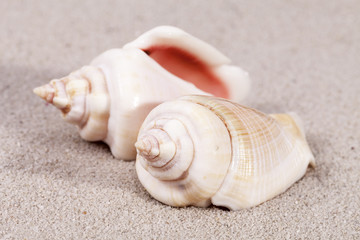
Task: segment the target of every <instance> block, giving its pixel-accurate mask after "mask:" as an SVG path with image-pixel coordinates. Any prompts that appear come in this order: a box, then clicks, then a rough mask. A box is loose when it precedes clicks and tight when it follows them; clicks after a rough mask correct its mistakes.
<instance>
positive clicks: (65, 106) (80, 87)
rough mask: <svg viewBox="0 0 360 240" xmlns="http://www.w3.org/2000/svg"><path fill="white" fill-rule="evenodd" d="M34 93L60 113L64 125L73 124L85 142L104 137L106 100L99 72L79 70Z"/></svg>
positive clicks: (106, 113) (106, 92) (83, 68)
mask: <svg viewBox="0 0 360 240" xmlns="http://www.w3.org/2000/svg"><path fill="white" fill-rule="evenodd" d="M34 93H35V94H36V95H38V96H39V97H41V98H42V99H44V100H45V101H46V102H48V103H50V104H53V105H54V106H55V107H57V108H58V109H60V110H61V112H62V113H63V118H64V119H65V121H67V122H70V123H72V124H76V125H77V126H78V127H79V132H80V135H81V137H83V138H84V139H85V140H88V141H98V140H103V139H104V138H105V137H106V134H107V122H108V118H109V105H110V100H109V95H108V90H107V83H106V80H105V77H104V74H103V73H102V71H101V70H100V69H99V68H97V67H94V66H85V67H82V68H81V69H79V70H77V71H75V72H72V73H71V74H70V75H69V76H67V77H64V78H61V79H54V80H52V81H50V83H48V84H46V85H43V86H40V87H37V88H35V89H34Z"/></svg>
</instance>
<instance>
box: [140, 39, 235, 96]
mask: <svg viewBox="0 0 360 240" xmlns="http://www.w3.org/2000/svg"><path fill="white" fill-rule="evenodd" d="M144 52H145V53H146V54H147V55H149V57H151V58H152V59H154V60H155V61H156V62H157V63H158V64H160V65H161V66H162V67H163V68H165V69H166V70H167V71H169V72H171V73H172V74H174V75H175V76H177V77H179V78H181V79H183V80H185V81H187V82H190V83H193V84H194V85H195V86H196V87H197V88H199V89H201V90H203V91H205V92H208V93H211V94H213V95H215V96H218V97H222V98H229V90H228V89H227V87H226V86H225V84H224V83H223V82H222V81H221V80H220V79H219V77H218V76H216V75H215V74H214V73H213V71H212V70H211V67H210V66H208V65H207V64H206V63H204V62H203V61H202V60H201V59H199V58H197V57H196V56H195V55H193V54H191V53H190V52H188V51H185V50H183V49H180V48H176V47H167V46H153V47H151V48H149V49H144Z"/></svg>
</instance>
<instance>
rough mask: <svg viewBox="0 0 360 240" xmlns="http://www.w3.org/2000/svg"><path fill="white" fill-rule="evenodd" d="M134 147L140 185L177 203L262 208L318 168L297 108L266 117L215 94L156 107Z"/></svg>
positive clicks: (141, 130) (156, 197)
mask: <svg viewBox="0 0 360 240" xmlns="http://www.w3.org/2000/svg"><path fill="white" fill-rule="evenodd" d="M135 146H136V148H137V151H138V155H137V159H136V171H137V174H138V177H139V180H140V182H141V183H142V185H143V186H144V187H145V189H146V190H147V191H148V192H149V193H150V194H151V195H152V196H153V197H154V198H155V199H157V200H159V201H160V202H163V203H165V204H168V205H171V206H177V207H182V206H188V205H194V206H200V207H206V206H209V205H210V204H211V203H212V204H214V205H218V206H224V207H227V208H229V209H232V210H238V209H241V208H249V207H252V206H256V205H258V204H260V203H262V202H264V201H267V200H268V199H271V198H273V197H275V196H276V195H278V194H280V193H282V192H284V191H285V190H286V189H288V188H289V187H290V186H291V185H292V184H293V183H295V182H296V181H297V180H299V179H300V178H301V177H302V176H303V175H304V174H305V172H306V169H307V167H308V165H309V163H310V164H311V165H313V166H315V161H314V157H313V155H312V153H311V150H310V149H309V146H308V144H307V142H306V140H305V136H304V130H303V128H302V124H301V121H300V119H299V117H298V116H297V115H296V114H295V113H288V114H272V115H266V114H264V113H261V112H259V111H257V110H255V109H251V108H247V107H244V106H241V105H239V104H237V103H233V102H231V101H229V100H225V99H221V98H215V97H210V96H184V97H181V98H179V99H177V100H173V101H169V102H165V103H162V104H160V105H159V106H157V107H156V108H154V109H153V110H152V111H151V112H150V114H149V115H148V116H147V117H146V119H145V121H144V123H143V124H142V127H141V129H140V132H139V136H138V140H137V142H136V144H135Z"/></svg>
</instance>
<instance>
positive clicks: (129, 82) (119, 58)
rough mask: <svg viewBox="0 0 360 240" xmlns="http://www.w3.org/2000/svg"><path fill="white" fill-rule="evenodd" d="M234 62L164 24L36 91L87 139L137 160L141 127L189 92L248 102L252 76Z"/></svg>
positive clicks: (122, 157) (122, 156)
mask: <svg viewBox="0 0 360 240" xmlns="http://www.w3.org/2000/svg"><path fill="white" fill-rule="evenodd" d="M229 63H230V61H229V59H228V58H226V57H225V56H224V55H222V54H221V53H220V52H219V51H217V50H216V49H215V48H213V47H212V46H210V45H209V44H207V43H205V42H203V41H201V40H199V39H197V38H195V37H193V36H191V35H189V34H187V33H185V32H184V31H182V30H180V29H178V28H175V27H169V26H163V27H157V28H155V29H153V30H150V31H149V32H147V33H145V34H143V35H142V36H140V37H139V38H138V39H136V40H135V41H133V42H130V43H128V44H126V45H125V46H124V47H123V48H122V49H111V50H108V51H106V52H104V53H103V54H101V55H100V56H98V57H97V58H95V59H94V60H93V61H92V62H91V63H90V65H88V66H84V67H83V68H81V69H79V70H77V71H75V72H73V73H71V74H70V75H69V76H66V77H64V78H61V79H55V80H52V81H50V83H49V84H46V85H44V86H41V87H38V88H35V89H34V92H35V93H36V94H37V95H38V96H40V97H41V98H43V99H44V100H46V101H47V102H49V103H51V104H53V105H54V106H56V107H57V108H59V109H60V110H61V111H62V113H63V117H64V119H65V121H67V122H70V123H72V124H75V125H77V126H78V127H79V132H80V135H81V137H82V138H83V139H85V140H88V141H104V142H106V143H107V144H108V145H109V146H110V148H111V151H112V153H113V155H114V156H115V157H116V158H121V159H125V160H131V159H135V156H136V150H135V148H134V143H135V141H136V136H137V133H138V130H139V128H140V126H141V123H142V121H143V120H144V119H145V117H146V115H147V114H148V113H149V112H150V110H151V109H152V108H154V107H155V106H157V105H158V104H160V103H162V102H164V101H167V100H171V99H174V98H176V97H179V96H182V95H187V94H204V95H209V94H213V95H215V96H220V97H224V98H229V99H232V100H235V101H240V100H241V99H242V98H244V97H245V95H246V94H247V92H248V90H249V77H248V74H247V73H246V72H244V71H243V70H241V69H240V68H239V67H235V66H231V65H228V64H229Z"/></svg>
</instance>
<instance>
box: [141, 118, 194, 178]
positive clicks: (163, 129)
mask: <svg viewBox="0 0 360 240" xmlns="http://www.w3.org/2000/svg"><path fill="white" fill-rule="evenodd" d="M135 147H136V149H137V151H138V153H139V154H140V156H141V157H139V161H140V162H141V164H142V165H143V167H144V168H146V169H147V170H148V172H149V173H151V175H153V176H154V177H156V178H157V179H161V180H176V179H179V178H182V177H184V176H185V175H186V174H187V169H188V168H189V166H190V164H191V162H192V160H193V155H194V146H193V143H192V140H191V137H190V136H189V134H188V130H187V129H186V127H185V126H184V125H183V123H182V122H180V121H179V120H176V119H171V120H169V119H160V120H157V121H156V122H154V125H153V126H152V127H151V128H150V129H146V130H145V131H143V133H142V134H141V135H140V136H139V140H138V141H137V142H136V143H135Z"/></svg>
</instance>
